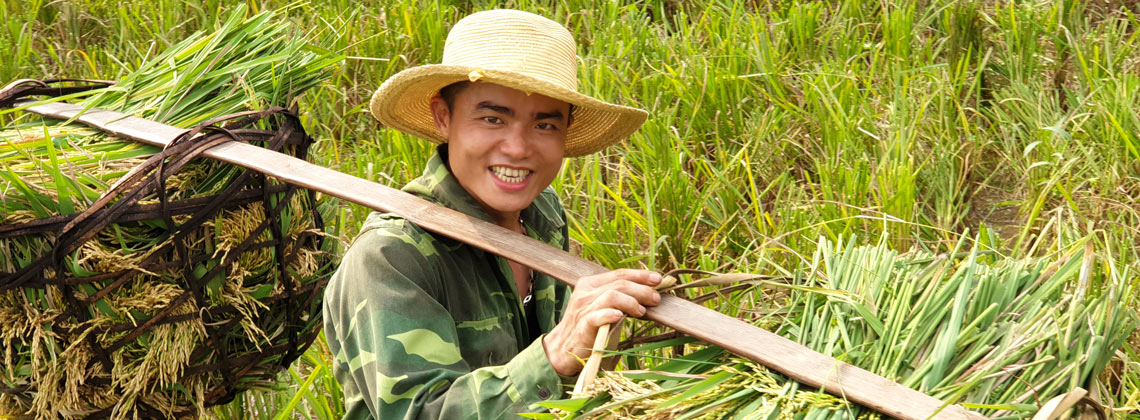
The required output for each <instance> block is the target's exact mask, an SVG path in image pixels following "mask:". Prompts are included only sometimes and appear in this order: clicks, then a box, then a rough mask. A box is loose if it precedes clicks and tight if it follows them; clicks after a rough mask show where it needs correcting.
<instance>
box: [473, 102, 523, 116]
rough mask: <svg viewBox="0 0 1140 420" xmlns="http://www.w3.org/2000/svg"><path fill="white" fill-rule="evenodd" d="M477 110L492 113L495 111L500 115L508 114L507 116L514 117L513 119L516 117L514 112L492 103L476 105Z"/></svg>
mask: <svg viewBox="0 0 1140 420" xmlns="http://www.w3.org/2000/svg"><path fill="white" fill-rule="evenodd" d="M475 109H477V110H478V109H489V110H491V111H495V112H498V113H500V114H507V115H509V116H512V117H513V116H515V111H514V110H512V109H510V108H507V107H505V106H502V105H499V104H496V103H494V102H491V101H483V102H479V104H477V105H475Z"/></svg>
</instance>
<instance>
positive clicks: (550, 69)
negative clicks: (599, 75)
mask: <svg viewBox="0 0 1140 420" xmlns="http://www.w3.org/2000/svg"><path fill="white" fill-rule="evenodd" d="M442 64H444V65H458V66H468V67H474V68H476V69H480V70H492V71H506V72H514V73H519V74H523V75H526V76H530V77H533V78H535V79H538V80H542V81H545V82H548V83H551V84H554V85H557V86H561V87H564V88H566V89H569V90H572V91H577V90H578V62H577V55H576V46H575V44H574V37H573V36H572V35H571V34H570V31H568V30H566V28H565V27H563V26H562V25H559V24H558V23H557V22H554V21H552V20H550V19H547V18H544V17H542V16H538V15H535V14H533V13H527V12H523V11H519V10H488V11H485V12H478V13H474V14H471V15H469V16H467V17H465V18H463V19H461V20H460V21H459V22H457V23H456V24H455V26H454V27H453V28H451V32H449V33H448V35H447V41H446V42H445V43H444V46H443V63H442ZM472 80H475V79H474V78H473V79H472Z"/></svg>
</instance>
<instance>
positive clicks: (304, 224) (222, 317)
mask: <svg viewBox="0 0 1140 420" xmlns="http://www.w3.org/2000/svg"><path fill="white" fill-rule="evenodd" d="M228 141H242V142H249V143H253V144H258V145H261V146H263V147H265V148H266V149H268V150H272V151H275V152H281V153H285V154H290V155H293V156H295V157H298V158H301V159H304V158H305V157H306V153H307V151H308V148H309V145H310V144H311V143H312V139H311V138H310V137H309V136H308V135H306V133H305V131H304V129H303V128H302V126H301V123H300V120H299V119H298V117H297V115H296V111H295V110H289V109H284V108H272V109H268V110H265V111H257V112H245V113H239V114H234V115H229V116H226V117H222V118H218V119H214V120H211V121H208V122H206V123H203V124H201V125H199V126H198V127H196V128H194V129H191V130H189V131H187V132H186V133H185V134H183V135H182V136H181V137H179V138H178V139H176V140H175V141H174V142H172V143H171V144H170V145H169V146H168V147H166V148H165V149H164V150H162V151H160V152H158V153H156V154H154V155H152V156H151V157H150V158H148V159H146V160H145V161H143V162H142V163H141V164H139V165H137V166H136V167H134V168H133V169H132V170H130V171H129V172H128V173H127V174H126V175H125V176H123V177H122V178H120V179H119V180H118V181H117V182H116V183H115V184H114V185H113V186H112V187H111V188H110V189H109V190H107V191H106V193H105V194H103V195H102V196H101V197H99V198H98V199H97V200H95V201H94V202H93V203H92V204H91V205H90V206H89V207H88V208H86V209H85V210H84V211H82V212H79V213H76V214H68V215H59V216H54V217H48V218H40V219H35V220H29V221H23V222H19V223H8V224H4V225H0V245H4V248H5V249H8V250H17V251H19V252H12V253H13V254H14V255H12V256H10V257H11V259H12V260H13V261H16V262H17V264H15V266H17V267H19V269H18V270H16V271H15V272H0V279H2V280H0V360H2V363H3V366H4V368H3V369H0V414H6V415H28V416H34V417H36V418H42V419H47V418H68V419H73V418H74V419H95V418H108V417H111V418H139V417H141V418H179V417H188V416H198V415H200V414H201V413H202V410H203V409H205V408H207V407H210V406H213V405H217V404H223V403H226V402H229V401H231V400H233V399H234V397H235V396H236V395H237V394H238V393H240V392H242V391H244V390H247V389H251V388H264V387H267V386H270V385H271V384H272V383H273V382H274V381H275V380H276V378H277V377H278V375H279V374H280V373H281V372H282V371H283V369H285V368H287V367H288V366H289V364H290V363H291V362H292V361H294V360H295V359H297V358H298V357H299V356H300V355H301V354H302V353H303V352H304V351H305V349H306V348H307V347H308V346H309V345H310V344H311V343H312V342H313V340H314V339H315V338H316V337H317V335H318V333H319V331H320V328H321V318H320V305H321V293H322V291H323V287H324V285H325V284H326V282H327V281H328V276H329V275H330V274H331V271H332V268H333V261H332V252H330V248H329V247H331V246H333V242H334V241H332V240H331V239H329V238H327V237H326V235H325V234H324V233H323V232H324V228H325V226H324V223H323V220H322V217H321V212H320V211H318V201H317V197H316V194H315V193H314V192H313V191H311V190H307V189H299V188H296V187H293V186H290V185H287V184H284V183H281V182H278V181H275V180H273V179H272V178H268V177H266V176H264V175H262V174H260V173H257V172H253V171H246V170H244V169H242V168H238V167H235V166H232V165H226V164H223V163H220V162H216V161H212V160H209V159H205V158H199V155H200V154H201V153H202V152H203V151H205V150H207V149H209V148H211V147H213V146H216V145H218V144H221V143H223V142H228ZM187 170H194V171H199V172H205V174H201V175H200V176H215V175H217V176H220V175H219V174H222V173H226V174H228V176H232V179H230V180H229V182H228V184H227V185H225V186H224V188H222V189H221V190H220V191H218V192H217V193H216V194H212V195H207V196H193V197H180V196H178V194H177V193H175V191H177V190H178V186H174V185H170V184H171V183H172V182H173V181H172V180H176V179H178V177H177V174H179V172H180V171H187ZM139 232H145V234H142V235H141V236H145V240H144V239H140V238H139V236H140V234H139ZM4 242H7V243H6V244H5V243H4ZM139 243H144V244H147V243H149V244H152V245H150V246H145V247H144V248H143V249H139V248H140V247H139ZM35 244H46V246H35ZM36 249H40V251H39V252H36ZM124 250H129V251H124ZM21 253H22V255H21ZM10 265H11V264H10ZM0 271H2V270H0Z"/></svg>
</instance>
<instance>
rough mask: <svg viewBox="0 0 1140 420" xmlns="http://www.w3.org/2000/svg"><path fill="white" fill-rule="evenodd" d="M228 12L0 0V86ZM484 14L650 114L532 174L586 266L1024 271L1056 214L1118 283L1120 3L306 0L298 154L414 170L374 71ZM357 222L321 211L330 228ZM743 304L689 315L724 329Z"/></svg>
mask: <svg viewBox="0 0 1140 420" xmlns="http://www.w3.org/2000/svg"><path fill="white" fill-rule="evenodd" d="M247 3H248V4H249V5H250V6H251V9H252V10H260V9H264V8H269V7H276V6H278V5H280V4H282V3H284V2H276V1H266V2H253V1H250V2H247ZM229 7H231V6H229V5H225V4H222V3H221V2H213V1H205V2H189V3H187V2H184V1H181V0H160V1H155V2H149V3H147V4H146V5H145V6H144V5H127V6H124V7H123V8H122V9H120V8H119V7H118V4H117V3H114V2H107V1H105V0H80V1H76V2H42V1H30V2H25V1H18V0H3V1H0V15H3V16H5V22H4V23H5V25H4V27H3V29H2V30H0V53H2V54H3V55H4V57H5V59H4V60H0V80H4V81H7V80H11V79H14V78H17V77H31V76H46V75H53V76H73V77H102V78H109V79H114V78H118V77H121V76H122V75H123V74H125V73H126V72H127V71H129V69H131V68H134V67H137V66H138V64H139V63H140V62H141V61H142V60H144V59H145V57H150V56H152V55H153V54H154V51H158V50H161V47H164V46H169V45H171V44H174V43H176V42H178V41H179V40H181V39H182V38H183V37H185V36H186V35H187V34H189V33H191V32H193V31H194V30H196V29H197V28H201V27H204V26H208V25H212V24H214V23H215V22H216V21H217V20H218V19H219V17H218V16H221V15H223V14H224V10H225V9H227V8H229ZM492 7H512V8H520V9H524V10H530V11H534V12H538V13H541V14H543V15H546V16H549V17H551V18H552V19H555V20H557V21H559V22H564V23H565V24H567V26H568V27H569V28H571V31H572V32H574V33H575V36H576V38H577V39H578V41H579V44H580V47H579V55H580V56H581V63H582V66H581V73H580V75H579V79H580V81H581V85H582V90H583V91H584V92H585V93H587V94H591V95H595V96H597V97H601V98H604V99H608V100H613V101H617V102H619V103H624V104H628V105H634V106H640V107H643V108H646V109H648V110H649V111H650V115H651V117H650V119H649V121H648V122H647V123H646V124H645V125H644V126H643V128H642V129H641V130H640V131H639V132H638V133H636V134H634V135H633V136H632V137H631V138H630V139H629V140H627V141H626V142H624V143H622V144H621V145H619V146H617V147H614V148H611V149H609V150H607V151H606V152H604V153H602V154H597V155H594V156H589V157H585V158H580V159H576V160H574V161H569V162H567V164H566V165H565V168H564V170H563V171H562V174H561V176H560V177H559V178H558V179H557V180H556V181H555V188H556V189H558V190H559V192H560V194H561V196H562V197H563V198H564V201H565V204H566V208H567V209H568V212H569V215H568V216H569V223H570V229H571V235H572V238H573V240H574V244H573V246H574V248H575V249H576V250H577V251H578V252H580V253H581V254H582V255H583V256H585V257H586V258H589V259H592V260H595V261H598V262H600V263H602V264H604V265H607V266H610V267H625V266H644V267H650V268H653V269H657V270H661V271H665V270H668V269H670V268H674V267H690V268H702V269H712V270H732V271H772V270H774V271H780V270H787V269H784V268H780V267H794V266H796V265H797V264H800V263H806V262H809V261H810V259H811V258H810V256H812V255H814V253H815V252H816V251H817V243H818V240H819V238H821V237H822V238H827V239H829V240H831V241H837V240H839V239H840V238H849V237H859V238H870V239H874V238H879V237H881V236H882V235H884V234H886V235H887V237H888V238H890V239H889V240H890V244H889V245H890V246H891V247H892V248H894V249H897V250H900V251H907V250H924V251H930V252H936V253H937V252H947V251H949V250H951V249H952V248H953V247H954V246H955V245H956V244H957V243H959V242H960V240H961V239H962V237H963V235H965V236H966V237H974V235H975V233H977V238H979V241H980V242H979V246H980V247H982V248H983V249H986V250H991V251H992V252H995V253H996V255H999V256H1003V257H1005V256H1011V257H1029V256H1033V255H1041V254H1043V253H1047V252H1049V250H1048V249H1047V248H1048V247H1046V246H1045V245H1042V244H1049V243H1051V240H1052V239H1054V238H1057V237H1059V235H1060V233H1059V232H1060V231H1061V230H1059V227H1058V224H1059V223H1060V222H1061V221H1063V222H1064V224H1067V225H1076V226H1081V227H1082V228H1091V229H1093V230H1096V231H1099V232H1103V238H1104V239H1103V241H1104V242H1105V243H1107V244H1111V246H1109V247H1108V248H1106V249H1108V250H1110V251H1109V252H1111V254H1112V256H1113V259H1114V260H1115V261H1116V262H1117V264H1119V265H1121V266H1128V267H1133V268H1132V269H1131V271H1130V272H1133V273H1135V272H1136V269H1135V268H1134V267H1136V265H1137V264H1138V263H1137V261H1138V258H1137V251H1138V249H1137V245H1135V244H1137V243H1140V242H1138V241H1137V240H1138V239H1140V227H1138V226H1140V208H1138V207H1137V205H1136V203H1137V202H1140V178H1138V175H1137V174H1140V139H1138V138H1137V133H1138V132H1140V116H1138V114H1137V113H1136V111H1135V110H1136V109H1140V94H1138V93H1137V92H1138V91H1140V64H1138V63H1140V59H1138V58H1137V57H1138V54H1137V51H1136V48H1137V46H1138V45H1140V42H1138V40H1137V33H1138V32H1137V30H1136V29H1137V27H1140V21H1138V19H1137V17H1136V11H1135V10H1134V9H1129V8H1128V7H1129V6H1127V5H1121V4H1118V3H1101V2H1087V3H1086V2H1080V1H1071V0H1064V1H1043V0H1037V1H1029V2H1007V1H1001V2H982V1H966V0H962V1H948V0H941V1H923V2H919V1H914V0H898V1H869V0H834V1H828V2H808V1H794V0H791V1H736V2H733V1H721V0H661V1H631V2H616V1H615V2H595V1H589V0H566V1H559V2H545V1H535V0H511V1H487V0H480V1H473V2H453V1H444V0H403V1H395V2H376V3H371V4H368V3H365V4H362V3H359V2H347V1H343V0H313V1H311V2H308V3H303V4H301V5H299V7H298V8H297V9H295V10H294V11H293V12H290V14H289V17H290V19H292V20H294V21H295V22H296V24H297V25H300V26H302V27H308V28H327V30H331V31H335V32H336V33H337V35H338V40H337V42H336V45H335V48H338V49H341V51H342V52H343V53H344V54H346V55H347V56H349V59H348V60H347V62H346V64H345V65H344V67H342V68H341V69H339V70H338V71H337V72H336V74H335V75H334V77H333V80H332V82H330V83H327V84H325V85H322V86H320V87H319V88H316V89H312V90H310V91H309V93H308V94H307V95H306V97H304V98H303V99H302V104H301V108H302V110H303V111H304V112H305V115H304V121H305V123H306V127H307V128H308V129H309V131H310V132H311V133H313V134H314V135H315V136H316V137H318V139H319V141H318V144H317V146H316V150H317V151H318V153H317V159H319V160H321V161H322V162H323V163H324V164H325V165H327V166H330V167H333V168H336V169H338V170H341V171H344V172H347V173H351V174H355V175H358V176H362V177H365V178H368V179H372V180H376V181H378V182H382V183H385V184H388V185H402V184H403V183H404V182H407V181H408V180H410V179H411V178H414V177H415V176H417V175H418V173H419V170H420V168H421V167H422V164H423V162H424V161H425V159H426V156H427V155H428V153H429V150H430V147H429V145H428V144H426V143H425V142H422V141H419V140H416V139H413V138H410V137H409V136H406V135H403V134H400V133H396V132H394V131H392V130H382V129H380V128H379V127H378V125H377V124H376V123H375V121H373V120H372V119H371V117H370V116H369V115H368V113H367V100H368V97H369V95H370V94H371V92H372V90H374V89H375V88H376V87H377V86H378V85H379V84H380V83H381V82H382V81H383V80H384V79H386V78H387V77H389V76H391V75H393V74H395V73H396V72H398V71H399V70H401V69H404V68H407V67H409V66H413V65H417V64H424V63H432V62H438V59H439V57H440V55H441V53H442V47H443V42H442V40H443V39H444V37H445V36H446V31H447V29H448V28H449V27H450V25H451V24H452V23H453V22H455V21H456V20H457V19H458V18H459V17H460V16H463V15H465V14H467V13H470V12H472V11H475V10H483V9H487V8H492ZM182 10H189V11H188V12H182ZM9 57H10V58H11V59H8V58H9ZM0 118H5V117H0ZM4 122H6V121H5V120H0V123H4ZM366 214H367V210H365V209H362V208H359V207H357V206H343V207H342V208H341V210H340V216H339V217H340V221H339V222H340V223H342V224H343V225H344V226H356V225H358V224H359V222H360V221H361V220H362V218H363V216H364V215H366ZM965 232H972V233H965ZM349 234H351V232H349ZM1034 244H1038V245H1037V246H1034ZM773 274H785V273H773ZM1132 281H1133V282H1136V280H1132ZM706 292H707V291H706ZM691 293H692V294H693V295H696V294H699V293H700V292H697V291H693V292H691ZM757 299H760V298H757V297H749V296H743V295H733V296H730V297H729V298H727V299H721V300H713V301H709V303H708V304H709V305H710V306H715V307H717V308H718V309H719V310H722V311H724V312H726V313H729V314H733V315H741V316H746V315H747V311H745V310H743V309H741V308H747V307H748V305H755V304H758V303H757ZM1131 310H1135V308H1132V309H1131ZM636 328H638V329H639V331H641V332H642V333H643V334H651V333H653V332H655V331H657V330H655V329H653V328H650V327H649V326H645V325H637V326H636ZM1133 343H1135V340H1133ZM315 348H317V347H315ZM316 351H318V350H314V352H316ZM1137 351H1138V349H1137V348H1136V347H1135V344H1133V345H1132V346H1129V345H1125V346H1124V347H1122V348H1121V349H1120V350H1119V351H1118V352H1116V354H1117V358H1118V360H1119V362H1120V366H1122V368H1121V370H1120V374H1121V375H1123V376H1122V377H1123V378H1125V379H1124V380H1122V381H1120V383H1121V387H1122V388H1121V389H1122V391H1119V393H1118V394H1116V395H1113V396H1112V398H1113V399H1114V400H1115V401H1117V403H1118V406H1129V404H1131V406H1132V407H1135V405H1136V401H1137V400H1138V399H1140V397H1137V396H1136V393H1137V392H1140V391H1137V380H1136V369H1135V368H1134V366H1135V363H1136V357H1135V355H1136V352H1137ZM314 360H317V359H314ZM304 366H306V365H303V364H302V365H300V366H299V367H298V368H296V369H295V370H296V375H297V377H296V378H293V377H292V375H287V376H283V380H284V382H283V385H282V386H283V387H285V388H287V389H289V391H286V392H295V390H297V389H300V388H304V387H306V386H309V387H310V388H308V389H313V388H311V386H312V385H311V384H315V383H325V384H329V383H328V382H319V381H318V380H314V381H313V382H311V383H310V385H305V380H304V378H306V377H307V376H306V375H308V374H309V373H311V372H317V369H316V368H309V367H304ZM308 369H311V370H308ZM322 374H324V375H327V368H326V370H325V371H324V373H322ZM326 379H327V378H326ZM321 389H322V390H325V391H322V392H330V393H332V394H334V395H335V393H334V392H332V391H328V388H327V387H326V388H321ZM1130 398H1131V399H1130ZM329 401H335V399H332V398H331V397H330V400H329ZM1130 401H1131V402H1130ZM283 407H284V406H283ZM292 407H295V408H296V409H297V410H300V412H305V413H312V411H311V409H308V408H304V407H307V406H305V405H303V404H299V405H295V406H292ZM297 407H300V408H297ZM238 411H240V410H238ZM227 413H228V414H226V415H224V416H223V417H231V418H232V417H238V416H240V415H239V414H236V412H235V411H234V410H230V411H227ZM298 415H302V414H298ZM304 415H305V416H313V415H311V414H304ZM251 416H252V414H251Z"/></svg>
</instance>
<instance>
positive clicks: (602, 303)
mask: <svg viewBox="0 0 1140 420" xmlns="http://www.w3.org/2000/svg"><path fill="white" fill-rule="evenodd" d="M594 305H595V307H599V308H613V309H617V310H619V311H621V312H625V313H627V314H630V315H633V316H636V317H640V316H642V315H645V306H642V305H641V303H640V302H638V300H637V298H635V297H633V296H630V295H628V294H625V293H622V292H619V291H617V290H609V291H607V292H605V293H603V294H602V296H600V297H599V298H598V299H597V300H595V301H594ZM613 322H617V321H613Z"/></svg>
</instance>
